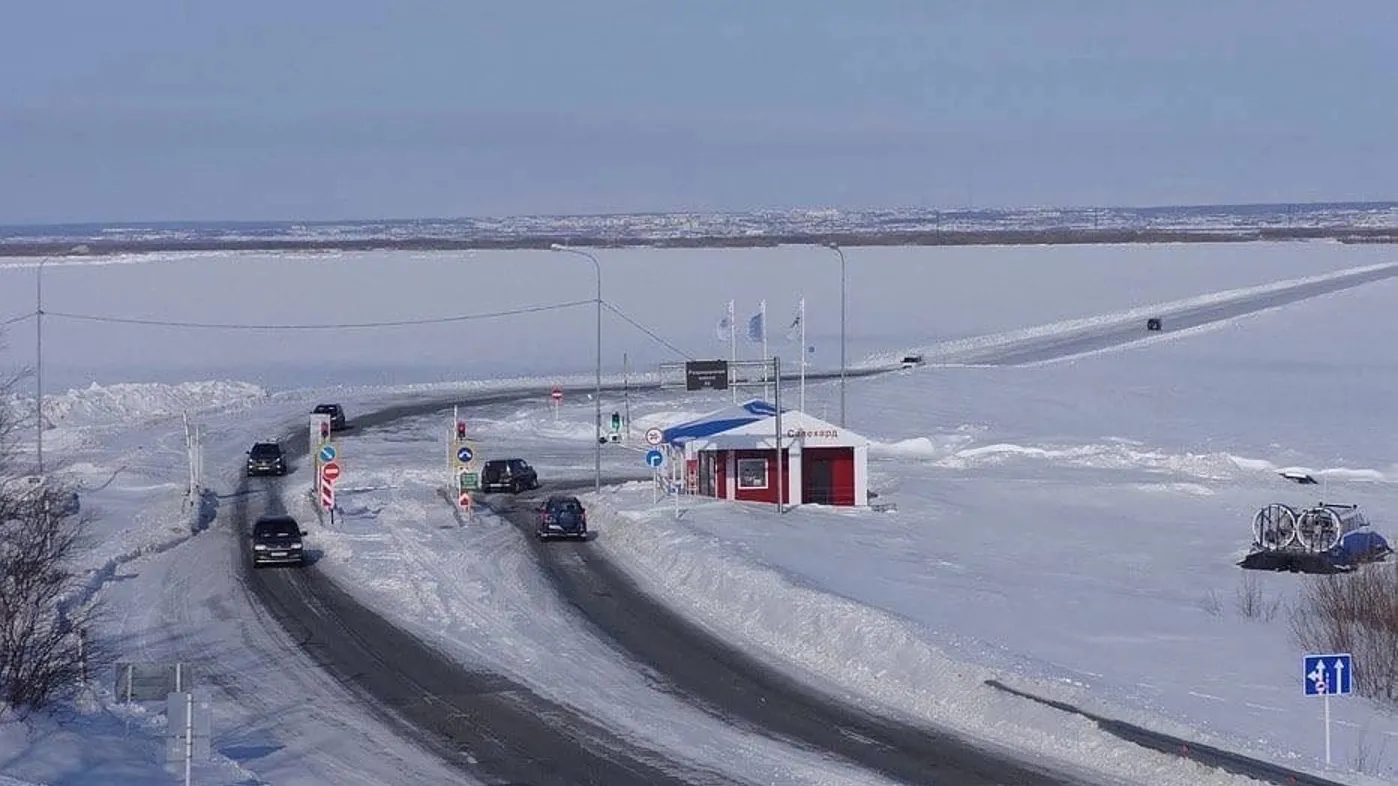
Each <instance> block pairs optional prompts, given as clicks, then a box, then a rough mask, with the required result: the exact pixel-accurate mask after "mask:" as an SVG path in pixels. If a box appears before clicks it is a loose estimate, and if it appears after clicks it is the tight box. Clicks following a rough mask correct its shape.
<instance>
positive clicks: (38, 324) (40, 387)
mask: <svg viewBox="0 0 1398 786" xmlns="http://www.w3.org/2000/svg"><path fill="white" fill-rule="evenodd" d="M47 261H48V258H47V257H40V258H39V271H38V273H37V274H36V275H35V276H34V401H35V404H34V416H35V417H34V419H35V421H36V422H35V426H34V428H35V432H34V437H35V439H34V451H35V459H36V462H37V464H38V465H39V466H38V471H39V477H41V478H42V477H43V476H44V263H45V262H47Z"/></svg>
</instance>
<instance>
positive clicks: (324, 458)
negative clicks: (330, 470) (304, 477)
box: [317, 443, 339, 463]
mask: <svg viewBox="0 0 1398 786" xmlns="http://www.w3.org/2000/svg"><path fill="white" fill-rule="evenodd" d="M338 453H339V451H337V450H335V446H334V445H331V444H328V443H327V444H325V445H321V446H320V453H319V454H318V455H317V458H319V459H320V460H321V462H323V463H324V462H330V461H334V460H335V456H336V455H337V454H338Z"/></svg>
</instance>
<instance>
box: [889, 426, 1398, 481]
mask: <svg viewBox="0 0 1398 786" xmlns="http://www.w3.org/2000/svg"><path fill="white" fill-rule="evenodd" d="M972 439H973V438H972V437H971V436H970V435H967V434H961V433H957V434H934V435H932V436H925V437H912V438H909V439H904V440H899V441H895V442H874V443H871V444H870V446H869V456H870V459H871V460H873V461H875V462H881V461H907V460H921V461H925V462H928V463H929V464H930V465H932V466H935V467H938V468H941V469H950V470H968V471H969V470H983V469H987V468H991V467H1002V466H1008V465H1013V464H1015V463H1024V462H1043V463H1046V464H1052V465H1054V466H1056V467H1068V468H1074V469H1093V470H1128V471H1129V470H1145V471H1149V472H1160V473H1169V474H1172V475H1187V476H1190V477H1194V478H1199V479H1203V480H1230V479H1235V478H1239V477H1245V476H1250V475H1252V476H1255V475H1257V474H1259V473H1261V474H1276V473H1279V472H1283V471H1287V472H1299V473H1306V474H1310V475H1312V476H1314V477H1316V478H1318V479H1319V478H1325V479H1328V480H1334V481H1347V482H1358V483H1388V482H1391V481H1392V479H1393V478H1394V477H1398V475H1395V473H1394V472H1393V470H1392V469H1390V470H1389V471H1387V472H1385V471H1383V470H1378V469H1368V468H1351V467H1333V468H1328V469H1310V468H1307V467H1286V466H1282V465H1279V464H1275V463H1273V462H1271V461H1268V460H1266V459H1258V458H1249V457H1246V456H1237V455H1234V454H1232V453H1227V452H1223V451H1214V452H1207V453H1193V452H1184V453H1170V452H1166V451H1162V450H1158V449H1156V450H1153V449H1148V448H1146V447H1144V446H1142V445H1140V444H1139V443H1135V442H1131V441H1128V440H1110V441H1107V442H1103V443H1092V444H1086V445H1062V444H1058V445H1053V444H1050V445H1020V444H1015V443H1008V442H996V443H991V444H987V445H974V446H973V445H971V444H970V443H971V442H972Z"/></svg>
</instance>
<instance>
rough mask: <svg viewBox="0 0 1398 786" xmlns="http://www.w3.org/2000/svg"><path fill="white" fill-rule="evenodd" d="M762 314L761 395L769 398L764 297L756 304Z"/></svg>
mask: <svg viewBox="0 0 1398 786" xmlns="http://www.w3.org/2000/svg"><path fill="white" fill-rule="evenodd" d="M757 313H759V314H761V315H762V397H763V398H769V397H770V396H771V393H769V392H768V388H769V386H768V384H767V364H768V363H770V362H771V361H772V355H771V353H769V352H768V351H767V301H766V299H764V300H763V301H762V302H761V303H759V304H758V312H757Z"/></svg>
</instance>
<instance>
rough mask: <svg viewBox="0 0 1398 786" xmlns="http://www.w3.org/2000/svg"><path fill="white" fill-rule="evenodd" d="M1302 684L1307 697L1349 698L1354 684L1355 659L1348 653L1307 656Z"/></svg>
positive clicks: (1303, 664) (1303, 666) (1303, 665)
mask: <svg viewBox="0 0 1398 786" xmlns="http://www.w3.org/2000/svg"><path fill="white" fill-rule="evenodd" d="M1302 668H1303V671H1302V672H1301V673H1302V677H1301V684H1302V686H1303V687H1304V689H1305V691H1306V695H1307V696H1348V695H1349V694H1350V691H1351V688H1352V687H1353V683H1354V658H1353V657H1352V656H1351V655H1350V654H1349V653H1348V652H1340V653H1335V654H1331V655H1307V656H1306V658H1305V661H1304V662H1303V663H1302Z"/></svg>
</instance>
